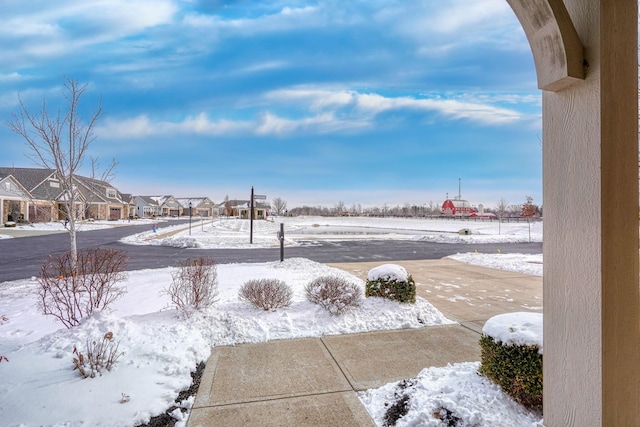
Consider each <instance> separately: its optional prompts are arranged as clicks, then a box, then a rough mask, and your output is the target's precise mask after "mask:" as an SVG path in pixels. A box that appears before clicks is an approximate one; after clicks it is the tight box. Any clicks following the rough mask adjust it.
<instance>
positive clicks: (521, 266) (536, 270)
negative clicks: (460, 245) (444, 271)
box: [449, 252, 542, 277]
mask: <svg viewBox="0 0 640 427" xmlns="http://www.w3.org/2000/svg"><path fill="white" fill-rule="evenodd" d="M449 258H452V259H455V260H458V261H460V262H464V263H467V264H473V265H480V266H483V267H489V268H495V269H499V270H506V271H514V272H517V273H524V274H530V275H532V276H540V277H542V254H532V255H526V254H502V253H500V254H481V253H474V252H467V253H464V254H455V255H449Z"/></svg>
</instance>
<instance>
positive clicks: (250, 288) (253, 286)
mask: <svg viewBox="0 0 640 427" xmlns="http://www.w3.org/2000/svg"><path fill="white" fill-rule="evenodd" d="M292 296H293V290H292V289H291V287H290V286H289V285H287V284H286V283H285V282H283V281H282V280H278V279H254V280H249V281H247V282H246V283H245V284H244V285H242V287H241V288H240V291H238V297H239V298H240V299H241V300H243V301H247V302H249V303H251V304H252V305H253V306H254V307H257V308H261V309H263V310H265V311H268V310H273V309H276V308H285V307H289V306H290V305H291V297H292Z"/></svg>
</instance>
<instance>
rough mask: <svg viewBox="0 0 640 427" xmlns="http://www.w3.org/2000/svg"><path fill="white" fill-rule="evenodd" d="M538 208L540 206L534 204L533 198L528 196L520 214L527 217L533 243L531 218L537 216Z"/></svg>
mask: <svg viewBox="0 0 640 427" xmlns="http://www.w3.org/2000/svg"><path fill="white" fill-rule="evenodd" d="M537 209H538V207H537V206H536V205H534V204H533V198H532V197H531V196H527V201H526V202H525V203H524V204H523V205H522V212H521V213H520V215H522V216H523V217H525V218H527V222H528V223H529V243H531V218H533V217H534V216H535V214H536V211H537Z"/></svg>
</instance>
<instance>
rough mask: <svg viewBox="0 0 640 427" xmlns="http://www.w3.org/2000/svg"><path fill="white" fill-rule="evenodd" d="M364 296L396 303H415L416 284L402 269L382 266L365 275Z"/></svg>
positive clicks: (387, 265) (390, 265) (400, 267)
mask: <svg viewBox="0 0 640 427" xmlns="http://www.w3.org/2000/svg"><path fill="white" fill-rule="evenodd" d="M365 293H366V296H367V298H368V297H382V298H387V299H390V300H394V301H398V302H411V303H415V302H416V283H415V282H414V281H413V278H412V277H411V275H410V274H408V273H407V270H405V269H404V267H402V266H400V265H396V264H384V265H381V266H379V267H376V268H373V269H371V270H370V271H369V274H367V284H366V291H365Z"/></svg>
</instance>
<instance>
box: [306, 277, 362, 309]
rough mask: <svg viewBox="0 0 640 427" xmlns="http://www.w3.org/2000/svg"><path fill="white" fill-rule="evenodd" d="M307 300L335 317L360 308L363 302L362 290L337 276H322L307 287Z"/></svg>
mask: <svg viewBox="0 0 640 427" xmlns="http://www.w3.org/2000/svg"><path fill="white" fill-rule="evenodd" d="M305 293H306V295H307V299H308V300H309V301H310V302H312V303H314V304H318V305H319V306H321V307H323V308H324V309H326V310H327V311H328V312H329V313H331V314H333V315H338V314H342V313H344V312H345V311H346V310H348V309H349V308H351V307H358V306H360V303H361V301H362V290H361V289H360V287H359V286H358V285H356V284H354V283H351V282H348V281H347V280H345V279H342V278H340V277H337V276H321V277H318V278H317V279H314V280H312V281H311V282H310V283H309V284H308V285H307V286H306V287H305Z"/></svg>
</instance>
